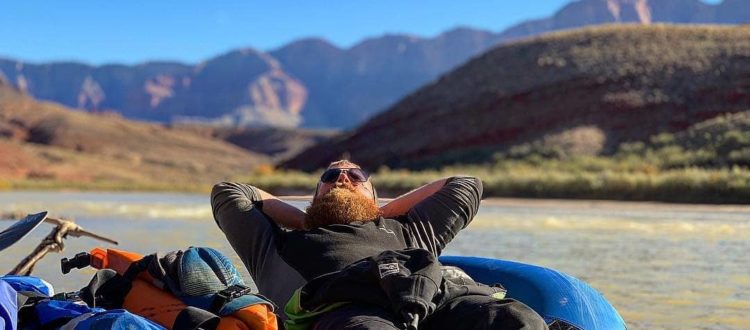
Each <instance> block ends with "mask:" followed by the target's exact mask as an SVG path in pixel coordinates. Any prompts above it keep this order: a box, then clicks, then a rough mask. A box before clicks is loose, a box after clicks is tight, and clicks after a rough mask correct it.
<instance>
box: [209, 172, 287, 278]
mask: <svg viewBox="0 0 750 330" xmlns="http://www.w3.org/2000/svg"><path fill="white" fill-rule="evenodd" d="M260 201H261V199H260V194H259V193H258V191H257V190H256V188H255V187H253V186H251V185H247V184H242V183H235V182H222V183H218V184H216V185H215V186H214V188H213V190H212V191H211V208H212V209H213V214H214V220H215V221H216V224H217V225H218V226H219V228H220V229H221V230H222V231H223V232H224V235H225V236H226V237H227V240H228V241H229V244H231V245H232V248H233V249H234V251H235V252H237V255H239V257H240V259H242V261H243V263H245V266H246V267H247V268H248V271H249V272H250V275H252V276H253V277H254V278H256V276H257V275H258V274H259V273H261V272H262V268H263V266H264V263H265V258H266V256H267V255H268V252H270V251H273V252H275V246H273V244H274V227H273V224H272V221H271V219H269V218H268V217H267V216H266V215H265V214H264V213H263V212H262V210H261V207H262V205H261V203H260Z"/></svg>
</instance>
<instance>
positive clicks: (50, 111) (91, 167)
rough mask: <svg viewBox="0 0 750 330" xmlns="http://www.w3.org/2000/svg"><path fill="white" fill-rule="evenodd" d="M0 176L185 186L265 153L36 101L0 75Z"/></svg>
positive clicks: (246, 165) (230, 172) (233, 171)
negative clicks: (13, 86)
mask: <svg viewBox="0 0 750 330" xmlns="http://www.w3.org/2000/svg"><path fill="white" fill-rule="evenodd" d="M0 154H1V155H2V157H0V181H3V180H11V181H15V180H51V181H57V182H62V183H65V182H68V183H71V184H85V183H97V182H109V183H114V184H121V185H124V186H161V187H167V188H168V187H170V186H173V187H185V186H191V185H196V184H204V185H207V186H210V184H212V183H214V182H216V181H219V180H224V179H228V178H231V177H232V176H234V175H238V174H241V173H246V172H248V171H250V170H251V169H252V168H253V167H255V166H257V165H260V164H262V163H267V162H269V158H267V157H265V156H262V155H259V154H254V153H251V152H248V151H245V150H243V149H241V148H239V147H236V146H233V145H231V144H229V143H226V142H223V141H220V140H217V139H209V138H206V137H204V136H199V135H196V134H191V133H189V132H184V131H179V130H174V129H170V128H167V127H164V126H162V125H157V124H146V123H137V122H132V121H130V120H126V119H123V118H121V117H119V115H117V114H112V113H104V112H102V113H99V114H89V113H83V112H80V111H72V110H70V109H67V108H65V107H62V106H60V105H57V104H53V103H47V102H38V101H35V100H33V99H31V98H30V97H28V96H25V95H23V94H22V93H20V92H19V91H18V90H16V89H14V88H12V87H10V86H8V85H7V84H5V83H2V82H0Z"/></svg>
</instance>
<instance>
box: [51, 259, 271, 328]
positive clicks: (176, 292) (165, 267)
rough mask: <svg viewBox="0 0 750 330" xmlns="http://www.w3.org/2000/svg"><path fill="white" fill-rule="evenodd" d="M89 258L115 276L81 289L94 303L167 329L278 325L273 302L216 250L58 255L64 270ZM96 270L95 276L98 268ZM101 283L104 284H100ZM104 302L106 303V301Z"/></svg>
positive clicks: (92, 262) (84, 296)
mask: <svg viewBox="0 0 750 330" xmlns="http://www.w3.org/2000/svg"><path fill="white" fill-rule="evenodd" d="M84 264H88V265H91V266H93V267H94V268H98V269H111V271H110V272H112V273H114V272H116V275H117V276H113V275H111V274H110V275H106V276H105V275H101V276H104V277H108V278H106V279H105V280H100V281H92V283H105V282H107V281H109V282H110V284H109V287H107V288H104V289H101V288H94V289H93V290H89V291H99V292H91V293H85V294H82V298H83V299H84V300H87V297H89V296H90V298H89V299H90V300H94V301H92V302H89V301H87V303H89V304H96V303H97V301H96V299H98V300H99V302H101V301H103V300H105V301H108V302H110V303H111V302H115V303H114V306H110V307H118V306H117V305H118V304H121V308H124V309H126V310H128V311H130V312H132V313H134V314H138V315H141V316H144V317H146V318H148V319H150V320H153V321H154V322H157V323H159V324H160V325H162V326H164V327H165V328H167V329H190V328H192V329H198V328H201V329H222V330H223V329H277V327H278V324H277V319H276V315H275V314H274V313H273V304H271V303H270V302H269V301H268V300H266V299H265V298H263V297H261V296H258V295H255V294H252V293H251V292H250V288H248V287H247V286H245V285H244V283H243V282H242V278H241V277H240V275H239V273H238V272H237V270H236V269H235V268H234V266H233V265H232V264H231V262H230V261H229V260H228V259H227V258H226V257H225V256H223V255H222V254H221V253H219V252H218V251H216V250H213V249H210V248H200V247H198V248H196V247H191V248H189V249H187V250H185V251H175V252H171V253H168V254H166V255H165V256H164V257H162V258H159V257H158V256H157V255H156V254H151V255H148V256H145V257H143V256H141V255H139V254H137V253H132V252H127V251H122V250H115V249H107V250H103V249H99V248H95V249H93V250H91V252H90V253H89V254H79V255H76V258H74V259H73V260H69V261H68V260H66V259H64V260H63V272H67V270H69V269H70V268H73V267H77V268H80V267H81V266H84ZM97 276H100V275H99V274H97ZM113 277H117V278H118V279H117V280H118V281H123V280H124V281H127V282H129V283H130V288H129V290H123V289H116V290H113V289H111V287H118V288H119V287H121V285H112V284H111V282H112V281H113V280H114V279H112V278H113ZM102 287H104V286H102ZM105 305H106V304H105Z"/></svg>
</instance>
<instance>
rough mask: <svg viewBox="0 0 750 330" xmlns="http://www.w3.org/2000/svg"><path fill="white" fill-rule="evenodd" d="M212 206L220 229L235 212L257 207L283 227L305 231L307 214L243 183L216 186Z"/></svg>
mask: <svg viewBox="0 0 750 330" xmlns="http://www.w3.org/2000/svg"><path fill="white" fill-rule="evenodd" d="M211 206H212V207H213V212H214V218H215V219H216V221H217V224H218V225H219V227H222V222H223V221H224V220H225V219H224V218H226V216H229V217H231V216H230V214H232V213H234V212H238V211H239V212H242V211H248V210H250V209H252V208H253V207H257V208H258V209H259V210H260V211H262V212H263V213H264V214H265V215H266V216H268V218H270V219H271V220H272V221H273V222H275V223H276V224H278V225H280V226H282V227H286V228H290V229H304V223H305V212H302V210H300V209H298V208H296V207H294V206H292V205H290V204H287V203H286V202H284V201H282V200H280V199H278V198H276V196H274V195H271V194H269V193H267V192H265V191H263V190H261V189H259V188H256V187H253V186H250V185H246V184H242V183H232V182H222V183H219V184H216V185H215V186H214V189H213V191H212V192H211ZM231 218H234V217H231ZM227 220H228V219H227ZM240 221H241V220H240ZM222 228H223V227H222Z"/></svg>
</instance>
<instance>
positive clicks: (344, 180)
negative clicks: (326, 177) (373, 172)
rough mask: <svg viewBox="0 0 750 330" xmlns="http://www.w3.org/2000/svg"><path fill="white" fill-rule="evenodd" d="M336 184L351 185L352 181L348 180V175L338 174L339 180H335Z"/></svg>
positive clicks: (344, 173)
mask: <svg viewBox="0 0 750 330" xmlns="http://www.w3.org/2000/svg"><path fill="white" fill-rule="evenodd" d="M336 182H340V183H352V181H351V180H349V175H347V174H346V172H341V173H339V178H338V179H337V180H336Z"/></svg>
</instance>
